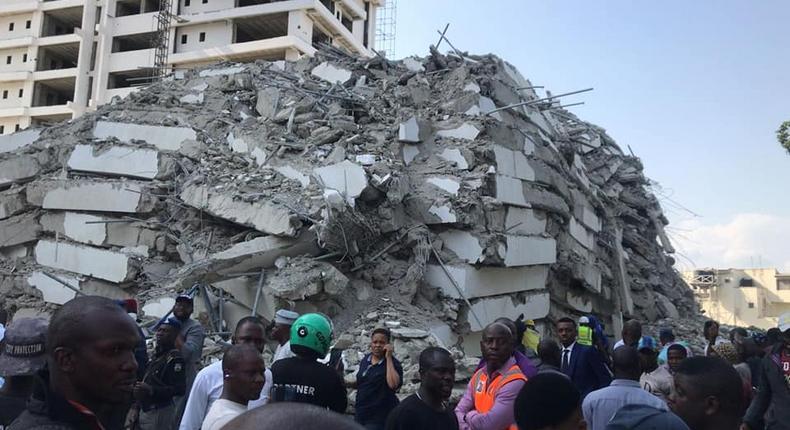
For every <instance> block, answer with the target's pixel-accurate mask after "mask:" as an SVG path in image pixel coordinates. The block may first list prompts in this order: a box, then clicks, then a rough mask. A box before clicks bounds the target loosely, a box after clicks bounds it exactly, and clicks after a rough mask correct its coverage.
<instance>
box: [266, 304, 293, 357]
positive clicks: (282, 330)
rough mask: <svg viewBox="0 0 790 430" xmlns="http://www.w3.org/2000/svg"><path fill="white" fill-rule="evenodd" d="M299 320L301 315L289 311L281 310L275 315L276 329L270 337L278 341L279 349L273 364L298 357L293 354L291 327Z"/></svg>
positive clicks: (274, 328)
mask: <svg viewBox="0 0 790 430" xmlns="http://www.w3.org/2000/svg"><path fill="white" fill-rule="evenodd" d="M297 318H299V314H298V313H296V312H294V311H289V310H287V309H280V310H278V311H277V313H275V314H274V327H272V329H271V334H270V335H269V336H270V337H271V338H272V339H274V340H276V341H277V349H276V350H275V351H274V357H273V358H272V364H274V363H276V362H278V361H280V360H282V359H284V358H291V357H296V354H294V353H293V352H291V326H292V325H293V323H294V321H296V319H297Z"/></svg>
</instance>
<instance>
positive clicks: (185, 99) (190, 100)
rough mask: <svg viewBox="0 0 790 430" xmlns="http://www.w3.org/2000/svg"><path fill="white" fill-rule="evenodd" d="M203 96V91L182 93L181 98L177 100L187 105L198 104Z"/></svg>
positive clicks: (201, 101) (201, 102)
mask: <svg viewBox="0 0 790 430" xmlns="http://www.w3.org/2000/svg"><path fill="white" fill-rule="evenodd" d="M204 97H205V95H204V94H203V93H198V94H184V95H183V96H181V98H179V99H178V101H179V102H181V103H184V104H188V105H200V104H203V99H204Z"/></svg>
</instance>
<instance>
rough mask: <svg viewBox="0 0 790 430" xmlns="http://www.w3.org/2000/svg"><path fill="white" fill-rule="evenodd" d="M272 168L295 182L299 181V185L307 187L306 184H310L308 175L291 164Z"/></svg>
mask: <svg viewBox="0 0 790 430" xmlns="http://www.w3.org/2000/svg"><path fill="white" fill-rule="evenodd" d="M274 170H276V171H277V173H279V174H281V175H283V176H285V177H286V178H288V179H292V180H294V181H296V182H299V185H301V186H302V187H304V188H307V186H308V185H310V176H308V175H305V174H304V173H302V172H300V171H298V170H296V169H294V168H293V167H291V166H279V167H275V168H274Z"/></svg>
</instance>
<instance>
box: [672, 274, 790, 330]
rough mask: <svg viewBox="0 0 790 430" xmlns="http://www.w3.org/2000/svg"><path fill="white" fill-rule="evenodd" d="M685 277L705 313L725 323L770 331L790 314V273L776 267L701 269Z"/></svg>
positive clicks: (684, 275)
mask: <svg viewBox="0 0 790 430" xmlns="http://www.w3.org/2000/svg"><path fill="white" fill-rule="evenodd" d="M683 278H684V279H685V280H686V283H688V285H689V286H690V287H691V289H692V290H693V291H694V295H695V297H696V299H697V301H698V302H699V304H700V306H701V307H702V309H703V310H704V311H705V314H706V315H707V316H708V317H710V318H711V319H714V320H716V321H719V322H720V323H723V324H729V325H737V326H743V327H748V326H755V327H760V328H763V329H769V328H771V327H776V323H777V317H778V316H779V315H781V314H782V313H784V312H790V274H787V273H785V274H783V273H779V272H778V271H777V270H776V269H773V268H763V269H701V270H693V271H687V272H683Z"/></svg>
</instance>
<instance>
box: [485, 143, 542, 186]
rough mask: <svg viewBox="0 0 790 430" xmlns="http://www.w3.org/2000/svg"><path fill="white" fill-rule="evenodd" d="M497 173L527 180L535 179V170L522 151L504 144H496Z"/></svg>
mask: <svg viewBox="0 0 790 430" xmlns="http://www.w3.org/2000/svg"><path fill="white" fill-rule="evenodd" d="M494 157H495V159H496V164H497V173H499V174H501V175H505V176H510V177H513V178H518V179H523V180H526V181H534V180H535V170H534V169H533V168H532V167H531V166H530V165H529V163H528V162H527V156H526V155H524V153H523V152H521V151H512V150H510V149H507V148H505V147H504V146H500V145H494Z"/></svg>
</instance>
